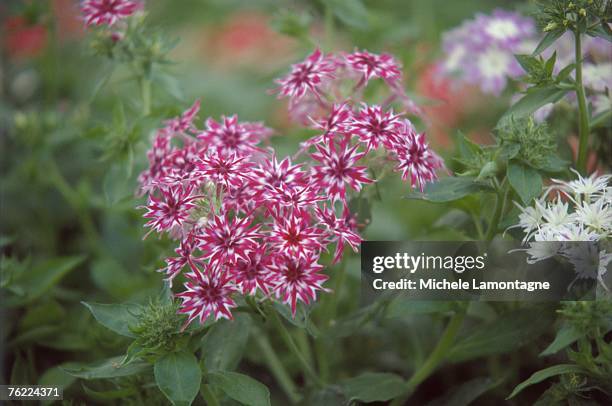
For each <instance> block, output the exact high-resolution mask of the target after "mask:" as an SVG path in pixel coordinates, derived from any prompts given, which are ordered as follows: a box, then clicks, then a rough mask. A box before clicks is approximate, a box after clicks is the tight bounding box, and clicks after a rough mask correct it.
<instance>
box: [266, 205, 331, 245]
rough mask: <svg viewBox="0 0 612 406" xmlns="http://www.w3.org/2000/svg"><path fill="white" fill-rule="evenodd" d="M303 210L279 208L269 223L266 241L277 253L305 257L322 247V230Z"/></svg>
mask: <svg viewBox="0 0 612 406" xmlns="http://www.w3.org/2000/svg"><path fill="white" fill-rule="evenodd" d="M310 220H311V219H310V218H309V216H307V214H306V212H304V211H295V210H281V211H279V212H278V213H275V217H274V221H273V222H272V224H270V230H269V231H268V238H267V242H268V243H269V245H270V248H271V249H272V250H274V251H275V252H277V253H279V254H284V255H290V256H295V255H297V256H299V257H306V256H308V255H309V253H311V252H319V251H321V250H322V249H323V248H324V241H323V240H324V236H323V231H322V230H321V229H320V228H318V227H315V226H314V225H312V223H311V221H310Z"/></svg>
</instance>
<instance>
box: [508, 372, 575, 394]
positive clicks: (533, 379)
mask: <svg viewBox="0 0 612 406" xmlns="http://www.w3.org/2000/svg"><path fill="white" fill-rule="evenodd" d="M584 372H585V371H584V369H583V368H582V367H580V366H578V365H574V364H560V365H555V366H552V367H549V368H546V369H542V370H540V371H538V372H535V373H534V374H533V375H531V376H530V377H529V379H527V380H526V381H523V382H521V383H520V384H519V385H517V386H516V388H514V390H513V391H512V393H511V394H510V396H508V397H507V398H506V400H508V399H511V398H513V397H515V396H516V395H518V394H519V392H521V391H522V390H523V389H525V388H526V387H528V386H531V385H535V384H536V383H540V382H542V381H543V380H545V379H548V378H550V377H552V376H556V375H563V374H570V373H572V374H579V373H584Z"/></svg>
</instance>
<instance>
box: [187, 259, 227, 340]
mask: <svg viewBox="0 0 612 406" xmlns="http://www.w3.org/2000/svg"><path fill="white" fill-rule="evenodd" d="M202 266H203V269H202V270H200V269H199V268H198V267H197V266H195V265H194V266H193V267H192V270H191V272H189V273H187V274H186V276H187V279H188V280H187V282H186V283H185V291H184V292H181V293H179V294H177V295H176V297H177V298H179V299H180V300H182V303H181V305H180V308H179V311H178V312H179V313H181V314H187V315H188V316H189V317H188V319H187V321H186V322H185V324H184V325H183V330H184V329H185V328H186V327H187V326H188V325H189V324H190V323H191V322H192V321H193V320H194V319H196V318H198V319H199V320H200V323H204V322H205V321H206V319H208V317H209V316H211V315H212V316H213V317H214V318H215V320H219V319H221V318H225V319H230V320H231V319H233V316H232V313H231V311H230V310H231V309H232V308H233V307H236V303H235V302H234V300H233V299H232V294H234V293H235V292H237V289H236V287H235V286H234V283H233V281H232V279H231V276H230V275H229V273H227V272H225V271H224V270H222V269H221V268H220V267H217V266H215V265H212V264H207V263H204V264H202Z"/></svg>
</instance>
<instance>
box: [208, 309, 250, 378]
mask: <svg viewBox="0 0 612 406" xmlns="http://www.w3.org/2000/svg"><path fill="white" fill-rule="evenodd" d="M250 328H251V319H250V317H249V316H248V315H246V314H237V315H236V317H235V318H234V320H220V321H218V322H216V323H215V324H213V325H212V327H211V328H210V330H208V332H207V333H206V336H204V339H203V340H202V354H203V357H204V360H205V361H206V369H207V370H208V371H216V370H224V371H230V370H233V369H235V368H236V366H238V363H239V362H240V360H241V359H242V355H243V353H244V350H245V348H246V344H247V341H248V339H249V330H250Z"/></svg>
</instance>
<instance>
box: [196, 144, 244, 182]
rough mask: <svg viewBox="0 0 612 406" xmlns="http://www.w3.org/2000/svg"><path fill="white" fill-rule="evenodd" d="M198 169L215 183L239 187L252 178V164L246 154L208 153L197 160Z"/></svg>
mask: <svg viewBox="0 0 612 406" xmlns="http://www.w3.org/2000/svg"><path fill="white" fill-rule="evenodd" d="M197 166H198V171H199V172H200V173H201V174H202V175H204V176H205V177H206V178H207V179H209V180H210V181H211V182H213V183H215V184H223V185H225V186H226V187H228V188H229V187H239V186H241V185H242V183H244V182H248V181H250V180H251V179H252V177H251V173H252V167H253V164H252V163H250V162H249V161H248V160H247V157H246V156H240V155H237V154H227V155H225V154H216V153H214V152H213V153H208V154H207V155H205V156H203V157H202V158H200V159H199V161H198V162H197Z"/></svg>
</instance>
